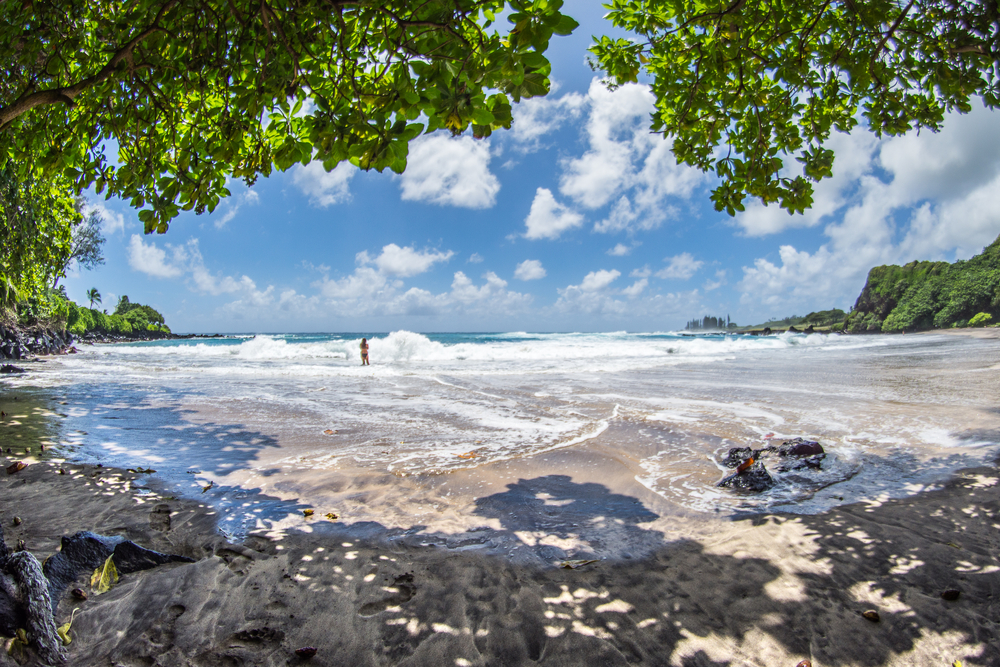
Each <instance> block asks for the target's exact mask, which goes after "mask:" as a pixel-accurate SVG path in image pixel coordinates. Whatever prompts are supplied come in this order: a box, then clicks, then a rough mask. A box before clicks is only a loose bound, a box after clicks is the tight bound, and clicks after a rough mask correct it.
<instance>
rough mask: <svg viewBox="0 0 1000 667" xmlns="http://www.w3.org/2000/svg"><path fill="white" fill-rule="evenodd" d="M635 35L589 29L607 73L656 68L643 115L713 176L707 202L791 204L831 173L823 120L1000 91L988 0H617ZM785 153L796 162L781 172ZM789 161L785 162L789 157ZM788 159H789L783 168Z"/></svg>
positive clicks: (887, 120)
mask: <svg viewBox="0 0 1000 667" xmlns="http://www.w3.org/2000/svg"><path fill="white" fill-rule="evenodd" d="M605 6H606V7H607V8H608V9H609V10H610V12H609V14H608V18H609V19H610V20H611V21H612V23H614V25H615V26H617V27H620V28H624V29H626V30H628V31H630V32H632V33H633V34H634V35H635V38H636V39H634V40H633V39H624V38H617V39H613V38H610V37H601V38H598V39H597V40H596V42H595V44H594V46H593V47H592V48H591V51H592V52H593V54H594V55H595V56H596V63H595V64H596V65H597V66H599V67H600V68H601V69H603V70H604V71H605V72H607V73H608V75H609V76H610V79H611V81H612V83H613V84H619V85H620V84H624V83H626V82H630V81H631V82H634V81H637V80H638V78H639V76H640V73H645V74H646V75H648V76H650V77H651V78H652V80H653V83H652V89H653V93H654V95H655V97H656V110H655V112H654V113H653V118H652V127H653V130H654V131H656V132H660V133H662V134H663V135H664V136H665V137H672V138H673V140H674V145H673V151H674V154H675V155H676V157H677V160H678V162H683V163H686V164H689V165H692V166H694V167H697V168H699V169H701V170H703V171H706V172H714V173H716V174H717V175H718V176H719V177H721V179H722V183H721V185H719V187H717V188H716V189H715V190H714V191H713V193H712V200H713V201H714V202H715V208H716V210H719V211H722V210H725V211H727V212H728V213H729V214H730V215H735V213H736V212H737V211H742V210H744V204H743V202H744V200H745V199H746V197H748V196H749V197H756V198H758V199H760V200H761V201H762V202H763V203H765V204H769V203H772V202H777V203H778V204H779V205H780V206H781V207H782V208H785V209H787V210H788V211H789V213H793V212H796V211H798V212H802V211H803V210H804V209H806V208H808V207H810V206H811V205H812V192H813V187H812V183H813V182H815V181H818V180H820V179H823V178H827V177H829V176H831V175H832V173H833V153H832V152H831V151H830V150H829V149H827V148H825V147H824V144H825V142H826V141H827V140H828V138H829V136H830V133H831V131H833V130H839V131H842V132H847V131H850V130H851V129H852V128H854V127H855V125H857V124H858V122H859V116H860V117H861V118H863V119H864V121H865V122H866V123H867V125H868V127H869V129H870V130H871V131H872V132H874V133H875V134H876V135H878V136H882V135H883V134H888V135H897V134H901V133H904V132H906V131H907V130H910V129H912V128H915V127H916V128H920V127H925V128H930V129H932V130H937V129H939V128H940V126H941V122H942V120H943V118H944V113H945V112H946V111H953V110H954V111H960V112H967V111H969V110H970V109H971V105H970V99H971V98H973V97H979V98H980V99H981V100H982V102H983V103H984V104H985V105H986V106H987V107H990V108H993V107H996V106H997V104H998V100H1000V87H998V78H997V77H998V74H1000V65H998V56H1000V19H998V5H997V3H996V2H995V1H994V0H905V1H902V0H872V1H867V0H866V1H865V2H858V1H857V0H759V1H754V0H723V1H721V2H720V1H719V0H613V2H612V4H609V5H605ZM789 157H794V159H795V161H796V162H798V163H800V164H801V171H802V174H801V175H789V173H788V171H789V170H788V169H787V167H788V166H790V165H787V164H786V162H787V161H788V158H789ZM793 165H794V163H793ZM783 169H784V171H783Z"/></svg>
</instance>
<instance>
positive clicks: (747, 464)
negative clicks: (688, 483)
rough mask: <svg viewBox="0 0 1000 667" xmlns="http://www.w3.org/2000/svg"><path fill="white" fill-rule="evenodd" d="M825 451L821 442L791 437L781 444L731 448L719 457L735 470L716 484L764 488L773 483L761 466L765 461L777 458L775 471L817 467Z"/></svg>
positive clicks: (744, 489)
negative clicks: (755, 447)
mask: <svg viewBox="0 0 1000 667" xmlns="http://www.w3.org/2000/svg"><path fill="white" fill-rule="evenodd" d="M824 458H826V452H825V451H824V450H823V445H821V444H819V443H818V442H816V441H815V440H804V439H802V438H794V439H792V440H785V441H783V442H782V443H781V444H780V445H778V446H774V445H770V444H769V445H767V446H765V447H761V448H760V449H754V448H752V447H732V448H730V450H729V452H728V453H727V454H726V456H725V458H724V459H722V465H724V466H726V467H727V468H736V472H734V473H733V474H731V475H728V476H726V477H725V478H723V479H722V481H720V482H719V483H718V484H717V486H720V487H725V488H730V489H738V490H742V491H757V492H760V491H766V490H767V489H769V488H771V487H772V486H774V478H773V477H771V475H770V473H768V472H767V469H766V468H765V467H764V461H765V460H768V459H776V460H777V461H778V464H777V470H778V472H789V471H792V470H801V469H803V468H813V469H817V470H818V469H819V468H820V466H821V465H822V461H823V459H824Z"/></svg>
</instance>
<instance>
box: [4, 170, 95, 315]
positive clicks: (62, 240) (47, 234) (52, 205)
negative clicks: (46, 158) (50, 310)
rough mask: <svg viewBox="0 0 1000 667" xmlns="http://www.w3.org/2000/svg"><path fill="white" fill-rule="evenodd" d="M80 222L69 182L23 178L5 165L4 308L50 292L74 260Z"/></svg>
mask: <svg viewBox="0 0 1000 667" xmlns="http://www.w3.org/2000/svg"><path fill="white" fill-rule="evenodd" d="M80 220H81V215H80V212H79V211H78V210H77V207H76V201H75V200H74V198H73V195H72V191H71V184H70V183H69V182H68V181H67V180H66V179H64V178H62V177H61V176H56V177H54V178H34V177H32V176H29V177H28V178H26V179H24V180H19V179H18V175H17V174H16V172H15V170H14V168H13V165H12V164H11V163H9V162H8V163H6V164H4V163H2V162H0V241H2V242H0V309H2V308H6V307H9V306H10V305H12V304H14V303H16V302H17V301H19V300H21V299H25V298H28V297H29V296H32V295H37V294H40V293H44V292H46V291H47V289H48V287H49V285H51V284H53V278H55V277H56V276H58V275H60V271H62V270H63V269H64V268H65V266H66V264H67V262H68V261H69V257H70V253H71V251H72V242H73V229H74V227H75V226H76V225H77V224H79V222H80Z"/></svg>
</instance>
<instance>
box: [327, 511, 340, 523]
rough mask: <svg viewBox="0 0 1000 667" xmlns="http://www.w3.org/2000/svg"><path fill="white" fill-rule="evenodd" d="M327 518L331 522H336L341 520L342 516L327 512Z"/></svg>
mask: <svg viewBox="0 0 1000 667" xmlns="http://www.w3.org/2000/svg"><path fill="white" fill-rule="evenodd" d="M326 518H327V519H329V520H330V521H336V520H337V519H339V518H340V515H339V514H334V513H333V512H327V513H326Z"/></svg>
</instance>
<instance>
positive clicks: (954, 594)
mask: <svg viewBox="0 0 1000 667" xmlns="http://www.w3.org/2000/svg"><path fill="white" fill-rule="evenodd" d="M961 594H962V591H960V590H958V589H957V588H949V589H948V590H946V591H945V592H943V593H941V597H942V598H944V599H945V600H947V601H948V602H954V601H955V600H957V599H958V596H959V595H961Z"/></svg>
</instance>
